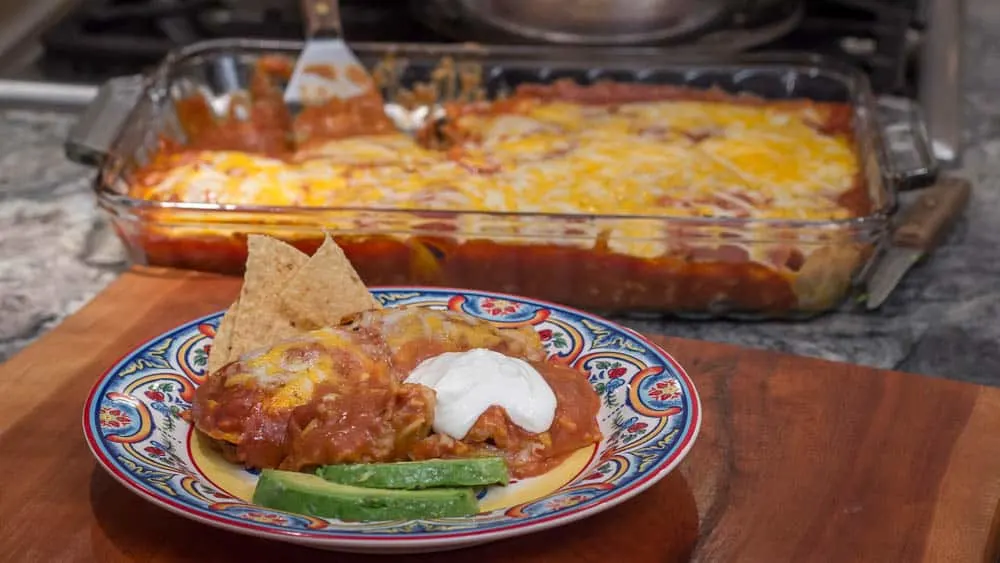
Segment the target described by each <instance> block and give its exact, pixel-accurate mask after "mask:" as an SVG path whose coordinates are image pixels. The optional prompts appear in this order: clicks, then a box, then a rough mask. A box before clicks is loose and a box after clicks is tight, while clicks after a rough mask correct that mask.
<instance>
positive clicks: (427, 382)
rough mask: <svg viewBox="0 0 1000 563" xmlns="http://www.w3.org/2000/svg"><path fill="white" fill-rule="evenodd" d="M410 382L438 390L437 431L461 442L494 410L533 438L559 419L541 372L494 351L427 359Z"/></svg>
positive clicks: (417, 368)
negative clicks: (501, 408)
mask: <svg viewBox="0 0 1000 563" xmlns="http://www.w3.org/2000/svg"><path fill="white" fill-rule="evenodd" d="M406 382H407V383H419V384H420V385H424V386H426V387H430V388H431V389H433V390H434V392H435V394H436V395H437V402H436V406H435V408H434V431H435V432H437V433H438V434H446V435H448V436H451V437H452V438H455V439H457V440H461V439H462V438H464V437H465V435H466V434H467V433H468V432H469V429H470V428H472V426H473V425H474V424H475V423H476V421H477V420H478V419H479V417H480V415H482V414H483V412H485V411H486V409H488V408H489V407H490V406H492V405H497V406H500V407H503V409H504V410H506V411H507V415H508V416H509V417H510V420H511V421H512V422H513V423H514V424H516V425H518V426H520V427H521V428H523V429H524V430H526V431H528V432H531V433H534V434H537V433H540V432H545V431H546V430H548V429H549V427H550V426H552V420H553V418H555V414H556V395H555V393H553V392H552V388H551V387H549V384H548V383H547V382H546V381H545V378H543V377H542V375H541V374H540V373H538V370H536V369H535V368H533V367H531V364H529V363H528V362H525V361H524V360H521V359H518V358H511V357H509V356H505V355H503V354H500V353H498V352H493V351H492V350H486V349H482V348H477V349H474V350H469V351H468V352H446V353H444V354H441V355H440V356H434V357H433V358H428V359H426V360H424V361H423V362H420V364H419V365H418V366H417V367H416V368H415V369H414V370H413V371H412V372H411V373H410V375H409V376H407V378H406Z"/></svg>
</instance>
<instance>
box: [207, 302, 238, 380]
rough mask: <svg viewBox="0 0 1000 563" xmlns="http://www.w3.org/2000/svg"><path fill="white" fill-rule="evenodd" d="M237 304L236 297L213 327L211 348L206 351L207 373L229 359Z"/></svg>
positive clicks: (215, 369)
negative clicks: (213, 336) (217, 325)
mask: <svg viewBox="0 0 1000 563" xmlns="http://www.w3.org/2000/svg"><path fill="white" fill-rule="evenodd" d="M239 304H240V301H239V299H237V300H236V301H235V302H234V303H233V304H232V305H230V306H229V309H228V310H226V314H225V315H222V320H221V321H219V328H217V329H215V338H214V339H212V350H211V351H209V353H208V367H207V368H206V369H207V373H215V372H216V371H218V370H219V369H220V368H221V367H222V366H224V365H226V364H228V363H229V361H230V360H229V358H230V355H229V352H230V350H231V349H232V346H233V327H234V326H235V325H236V318H237V317H238V313H237V310H236V309H237V307H238V306H239Z"/></svg>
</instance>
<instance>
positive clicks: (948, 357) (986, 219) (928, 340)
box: [0, 0, 1000, 385]
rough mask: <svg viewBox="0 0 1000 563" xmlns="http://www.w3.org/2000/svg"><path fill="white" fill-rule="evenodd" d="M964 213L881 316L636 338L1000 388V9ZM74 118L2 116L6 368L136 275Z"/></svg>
mask: <svg viewBox="0 0 1000 563" xmlns="http://www.w3.org/2000/svg"><path fill="white" fill-rule="evenodd" d="M968 9H969V17H968V18H967V19H968V22H967V28H966V35H965V39H966V44H967V45H966V57H967V60H968V61H969V62H970V63H971V64H969V65H968V69H970V71H972V72H969V73H968V74H967V76H966V77H965V80H964V88H965V123H966V126H965V129H964V131H965V141H966V150H965V153H964V161H963V163H962V166H961V168H959V169H957V170H954V171H952V173H954V174H955V175H958V176H963V177H966V178H968V179H970V180H972V182H973V183H974V193H973V200H972V203H971V204H970V206H969V210H968V212H967V214H966V217H965V218H964V219H963V220H962V222H961V223H960V224H959V225H958V226H957V228H956V229H955V231H954V232H953V233H952V234H951V236H950V237H949V238H948V240H947V242H946V243H945V244H944V245H943V246H942V247H940V248H939V249H938V250H937V251H936V252H935V254H934V255H933V257H932V259H931V260H929V261H927V262H926V263H923V264H921V265H918V266H917V267H915V268H914V269H913V270H912V271H911V273H910V275H908V276H907V278H906V279H905V280H904V282H903V284H902V285H901V286H900V287H899V288H897V290H896V291H895V293H894V294H893V295H892V296H891V297H890V299H889V301H888V302H887V303H886V304H885V305H884V306H883V307H882V309H881V310H879V311H878V312H875V313H861V312H837V313H832V314H829V315H825V316H822V317H819V318H816V319H813V320H811V321H806V322H795V323H791V322H788V323H784V322H754V323H736V322H682V321H671V320H667V321H652V320H628V321H625V322H626V323H627V324H630V325H632V326H633V327H634V328H636V329H638V330H641V331H647V332H657V333H664V334H669V335H675V336H681V337H686V338H697V339H703V340H713V341H720V342H729V343H734V344H740V345H744V346H752V347H759V348H769V349H775V350H780V351H784V352H789V353H793V354H801V355H806V356H816V357H821V358H827V359H831V360H840V361H846V362H852V363H858V364H865V365H870V366H875V367H881V368H896V369H901V370H904V371H911V372H917V373H924V374H928V375H935V376H942V377H947V378H953V379H960V380H965V381H973V382H979V383H986V384H992V385H1000V322H997V319H998V318H1000V227H997V225H998V224H1000V98H998V97H997V95H996V93H997V92H1000V6H998V5H995V4H994V3H993V0H971V1H970V2H968ZM74 119H75V118H74V116H72V115H67V114H58V113H43V112H29V111H13V110H11V111H6V112H0V361H2V360H4V359H5V358H7V357H9V356H10V355H12V354H14V353H15V352H16V351H17V350H19V349H20V348H22V347H23V346H25V345H27V344H29V343H30V342H31V341H32V340H34V339H35V338H37V337H38V336H39V335H41V334H42V333H44V332H45V331H46V330H48V329H49V328H51V327H52V326H54V325H55V324H57V323H58V322H59V321H60V320H62V319H63V318H65V317H66V316H67V315H69V314H71V313H72V312H73V311H75V310H76V309H77V308H79V307H80V306H81V305H82V304H83V303H85V302H86V301H87V300H88V299H90V298H91V297H93V296H94V295H95V294H96V293H97V292H99V291H100V290H101V289H103V288H104V287H105V286H106V285H107V284H108V283H110V282H111V281H112V280H113V279H114V278H115V277H116V276H117V274H118V273H119V272H121V271H122V270H123V269H124V268H125V266H126V260H125V255H124V252H123V250H122V248H121V245H120V244H119V242H118V241H117V239H116V238H115V237H114V235H113V234H112V233H111V232H110V230H109V229H108V227H107V224H106V222H105V221H103V220H102V218H101V217H100V214H99V213H98V211H97V210H96V208H95V204H94V197H93V195H92V193H91V191H90V183H91V179H92V177H93V171H92V170H90V169H87V168H84V167H81V166H77V165H75V164H73V163H70V162H68V161H67V160H65V158H64V157H63V154H62V139H63V138H64V137H65V134H66V131H67V129H68V127H69V126H70V125H71V124H72V123H73V121H74Z"/></svg>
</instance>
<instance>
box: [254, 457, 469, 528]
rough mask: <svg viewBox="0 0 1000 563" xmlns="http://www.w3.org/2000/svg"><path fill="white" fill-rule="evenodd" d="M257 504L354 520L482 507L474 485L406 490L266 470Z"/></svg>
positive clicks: (446, 514) (456, 512) (445, 513)
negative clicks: (352, 484) (350, 483)
mask: <svg viewBox="0 0 1000 563" xmlns="http://www.w3.org/2000/svg"><path fill="white" fill-rule="evenodd" d="M253 503H254V504H257V505H260V506H264V507H267V508H274V509H277V510H284V511H286V512H294V513H297V514H306V515H309V516H317V517H320V518H337V519H340V520H346V521H354V522H370V521H378V520H409V519H413V518H444V517H450V516H451V517H454V516H472V515H474V514H476V513H478V512H479V503H478V502H477V501H476V497H475V494H474V493H473V490H472V489H468V488H467V489H456V488H443V489H429V490H424V491H401V490H386V489H371V488H364V487H354V486H351V485H342V484H339V483H331V482H330V481H327V480H325V479H323V478H321V477H319V476H316V475H310V474H308V473H298V472H293V471H278V470H274V469H265V470H263V471H261V473H260V478H259V479H258V481H257V488H256V489H254V493H253Z"/></svg>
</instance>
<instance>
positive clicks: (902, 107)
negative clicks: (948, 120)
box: [877, 96, 938, 190]
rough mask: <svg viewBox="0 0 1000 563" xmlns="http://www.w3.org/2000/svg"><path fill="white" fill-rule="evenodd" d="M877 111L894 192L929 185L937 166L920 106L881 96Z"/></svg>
mask: <svg viewBox="0 0 1000 563" xmlns="http://www.w3.org/2000/svg"><path fill="white" fill-rule="evenodd" d="M877 111H878V116H877V120H878V123H879V126H880V127H881V129H882V138H883V142H884V145H885V152H886V157H887V159H888V161H889V167H890V170H889V174H890V175H891V179H892V180H893V183H894V184H895V186H896V189H899V190H909V189H913V188H922V187H924V186H927V185H930V184H931V183H933V182H934V179H935V178H936V177H937V172H938V162H937V159H936V158H935V157H934V152H933V150H932V149H931V143H930V136H929V135H928V134H927V126H926V125H925V123H924V118H923V113H922V112H921V111H920V106H919V105H918V104H917V103H916V102H914V101H913V100H908V99H906V98H899V97H895V96H881V97H879V99H878V105H877Z"/></svg>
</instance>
